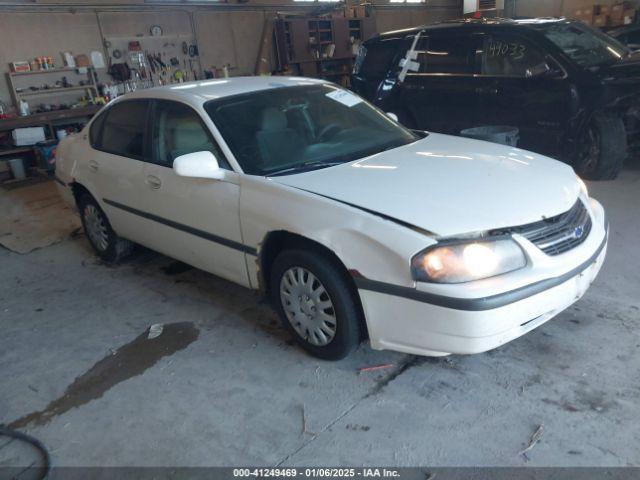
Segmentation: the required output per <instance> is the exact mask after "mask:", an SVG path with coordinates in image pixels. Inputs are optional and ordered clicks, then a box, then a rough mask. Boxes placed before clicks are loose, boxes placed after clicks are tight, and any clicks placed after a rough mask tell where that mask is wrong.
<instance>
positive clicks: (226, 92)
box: [117, 76, 328, 105]
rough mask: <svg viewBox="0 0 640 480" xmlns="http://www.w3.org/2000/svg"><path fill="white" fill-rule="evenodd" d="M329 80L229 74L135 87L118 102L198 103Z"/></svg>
mask: <svg viewBox="0 0 640 480" xmlns="http://www.w3.org/2000/svg"><path fill="white" fill-rule="evenodd" d="M324 83H328V82H327V81H326V80H318V79H313V78H303V77H276V76H274V77H270V76H261V77H231V78H212V79H208V80H198V81H195V82H186V83H178V84H173V85H164V86H161V87H153V88H147V89H144V90H136V91H135V92H131V93H128V94H126V95H123V96H122V97H118V99H117V101H121V100H120V99H123V100H132V99H149V98H152V99H161V100H177V101H183V102H186V103H190V104H195V105H201V104H203V103H205V102H207V101H209V100H214V99H216V98H223V97H229V96H232V95H238V94H241V93H250V92H258V91H261V90H270V89H275V88H283V87H295V86H302V85H317V84H324Z"/></svg>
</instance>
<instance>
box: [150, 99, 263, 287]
mask: <svg viewBox="0 0 640 480" xmlns="http://www.w3.org/2000/svg"><path fill="white" fill-rule="evenodd" d="M152 108H153V109H154V110H153V112H152V118H153V122H152V130H151V132H152V134H151V138H152V141H151V159H152V162H148V163H145V165H144V167H143V176H144V181H145V185H144V188H143V192H144V193H143V197H144V206H143V210H144V211H145V212H146V213H147V217H148V218H152V219H153V220H154V221H155V223H156V226H155V232H156V233H157V235H156V237H155V238H154V241H153V245H152V248H153V249H155V250H157V251H160V252H162V253H165V254H167V255H170V256H172V257H174V258H178V259H179V260H182V261H184V262H186V263H189V264H190V265H194V266H195V267H198V268H200V269H203V270H206V271H209V272H211V273H215V274H216V275H219V276H221V277H223V278H226V279H228V280H231V281H234V282H236V283H240V284H242V285H246V286H249V282H248V277H247V268H246V263H245V255H246V254H248V255H250V256H251V258H252V259H253V260H252V261H254V260H255V248H253V247H251V246H247V245H244V244H243V242H242V235H241V231H240V218H239V201H240V187H239V182H238V174H237V173H235V172H233V171H231V170H230V168H229V167H228V164H227V163H226V160H225V159H224V155H223V154H222V152H221V151H220V149H219V148H218V146H217V144H216V142H215V140H214V139H213V137H212V135H211V134H210V132H209V131H208V129H207V127H206V126H205V125H204V123H203V121H202V119H201V118H200V116H199V115H198V113H197V112H196V111H195V110H193V109H192V108H191V107H190V106H188V105H186V104H182V103H178V102H172V101H166V100H157V101H154V105H153V107H152ZM204 150H208V151H210V152H212V153H213V154H214V155H215V156H216V158H217V159H218V161H219V163H220V165H221V166H222V167H223V168H226V169H229V171H228V172H227V174H226V175H225V179H224V180H211V179H201V178H187V177H180V176H178V175H176V174H175V173H174V171H173V160H174V159H175V158H176V157H178V156H180V155H184V154H186V153H193V152H198V151H204Z"/></svg>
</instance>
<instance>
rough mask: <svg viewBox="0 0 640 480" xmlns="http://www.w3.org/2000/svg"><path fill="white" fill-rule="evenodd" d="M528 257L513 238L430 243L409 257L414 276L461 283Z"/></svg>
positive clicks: (497, 272)
mask: <svg viewBox="0 0 640 480" xmlns="http://www.w3.org/2000/svg"><path fill="white" fill-rule="evenodd" d="M526 264H527V259H526V257H525V255H524V252H523V251H522V249H521V248H520V246H519V245H518V244H517V243H516V242H515V241H513V240H512V239H502V240H495V241H476V242H468V243H463V242H461V243H455V244H449V245H442V246H437V245H436V246H433V247H429V248H427V249H426V250H423V251H422V252H420V253H418V254H417V255H416V256H415V257H413V259H412V261H411V272H412V274H413V278H414V280H418V281H421V282H435V283H463V282H470V281H473V280H479V279H481V278H488V277H493V276H495V275H500V274H502V273H507V272H511V271H513V270H517V269H519V268H522V267H524V266H525V265H526Z"/></svg>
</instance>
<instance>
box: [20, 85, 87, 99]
mask: <svg viewBox="0 0 640 480" xmlns="http://www.w3.org/2000/svg"><path fill="white" fill-rule="evenodd" d="M88 88H91V89H95V87H94V86H93V85H84V86H81V87H59V88H46V89H42V90H35V91H31V90H30V91H28V92H17V94H18V96H19V97H33V96H37V95H51V94H53V93H65V92H76V91H78V90H86V89H88Z"/></svg>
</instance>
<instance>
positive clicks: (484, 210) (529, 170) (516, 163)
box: [272, 134, 580, 236]
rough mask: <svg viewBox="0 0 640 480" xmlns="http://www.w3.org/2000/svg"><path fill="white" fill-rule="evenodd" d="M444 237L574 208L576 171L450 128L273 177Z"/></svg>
mask: <svg viewBox="0 0 640 480" xmlns="http://www.w3.org/2000/svg"><path fill="white" fill-rule="evenodd" d="M272 180H273V181H275V182H278V183H280V184H283V185H288V186H290V187H294V188H298V189H301V190H305V191H307V192H312V193H314V194H318V195H321V196H324V197H329V198H331V199H333V200H336V201H339V202H343V203H347V204H350V205H351V206H353V207H358V208H361V209H364V210H368V211H370V212H372V213H377V214H380V215H382V216H385V217H389V218H390V219H394V220H398V221H400V222H402V223H407V224H410V225H412V226H415V227H418V228H421V229H424V230H428V231H430V232H432V233H434V234H435V235H438V236H452V235H461V234H466V233H473V232H480V231H484V230H490V229H494V228H503V227H511V226H517V225H523V224H527V223H531V222H535V221H538V220H541V219H543V218H548V217H552V216H555V215H558V214H560V213H563V212H565V211H567V210H569V209H570V208H571V207H572V206H573V204H574V203H575V201H576V199H577V197H578V195H579V193H580V185H579V184H578V182H577V178H576V175H575V174H574V173H573V170H572V169H571V168H570V167H569V166H567V165H565V164H563V163H560V162H557V161H555V160H552V159H550V158H547V157H543V156H541V155H537V154H535V153H531V152H528V151H525V150H521V149H517V148H511V147H505V146H502V145H497V144H493V143H488V142H481V141H477V140H470V139H465V138H460V137H452V136H448V135H439V134H429V136H428V137H426V138H425V139H422V140H420V141H418V142H415V143H412V144H409V145H405V146H403V147H399V148H396V149H393V150H389V151H386V152H382V153H379V154H376V155H373V156H370V157H366V158H364V159H361V160H357V161H354V162H349V163H346V164H343V165H338V166H335V167H327V168H324V169H321V170H314V171H310V172H305V173H299V174H295V175H287V176H278V177H272Z"/></svg>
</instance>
